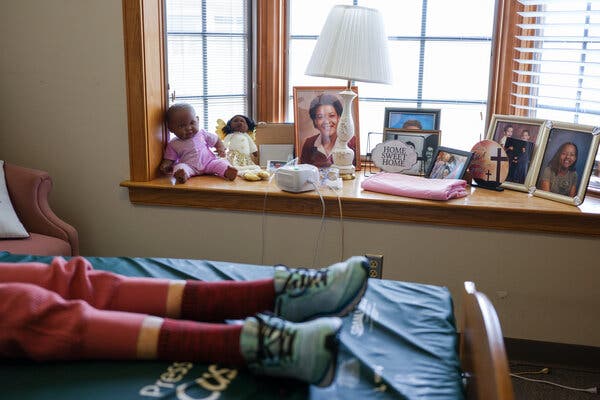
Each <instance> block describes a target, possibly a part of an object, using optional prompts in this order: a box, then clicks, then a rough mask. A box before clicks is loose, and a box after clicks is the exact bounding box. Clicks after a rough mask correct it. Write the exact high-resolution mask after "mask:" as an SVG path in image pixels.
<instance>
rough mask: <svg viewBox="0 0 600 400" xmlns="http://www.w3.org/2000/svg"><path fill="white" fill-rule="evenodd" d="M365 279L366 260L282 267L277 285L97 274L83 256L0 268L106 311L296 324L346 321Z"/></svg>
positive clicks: (5, 278)
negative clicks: (270, 318) (267, 316)
mask: <svg viewBox="0 0 600 400" xmlns="http://www.w3.org/2000/svg"><path fill="white" fill-rule="evenodd" d="M367 277H368V263H367V261H366V259H365V258H364V257H352V258H350V259H348V260H347V261H345V262H342V263H337V264H334V265H332V266H330V267H328V268H323V269H320V270H312V269H290V268H286V267H281V266H278V267H276V268H275V277H274V279H272V278H269V279H261V280H254V281H218V282H203V281H192V280H188V281H184V280H168V279H158V278H136V277H126V276H122V275H118V274H114V273H111V272H106V271H98V270H94V269H93V268H92V266H91V264H90V263H89V261H87V260H86V259H84V258H82V257H74V258H72V259H71V260H69V261H68V262H67V261H65V260H64V259H62V258H60V257H57V258H55V259H54V260H52V263H51V264H50V265H47V264H42V263H14V264H13V263H0V283H1V282H23V283H31V284H35V285H38V286H41V287H43V288H46V289H48V290H51V291H53V292H56V293H58V294H59V295H60V296H61V297H63V298H65V299H81V300H84V301H86V302H87V303H89V304H90V305H92V306H93V307H95V308H98V309H102V310H115V311H127V312H135V313H143V314H151V315H156V316H160V317H171V318H184V319H191V320H196V321H204V322H213V321H223V320H225V319H242V318H245V317H247V316H250V315H254V314H256V313H259V312H263V311H268V310H274V311H275V313H276V315H278V316H280V317H281V318H284V319H287V320H290V321H295V322H300V321H304V320H308V319H311V318H314V317H317V316H332V315H337V316H342V315H345V314H346V313H348V312H349V311H350V310H351V309H352V307H354V306H355V305H356V304H357V303H358V302H359V301H360V299H361V297H362V295H363V293H364V291H365V289H366V285H367Z"/></svg>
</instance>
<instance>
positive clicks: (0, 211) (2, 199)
mask: <svg viewBox="0 0 600 400" xmlns="http://www.w3.org/2000/svg"><path fill="white" fill-rule="evenodd" d="M27 237H29V233H28V232H27V231H26V230H25V227H24V226H23V224H22V223H21V221H19V217H17V213H15V210H14V209H13V206H12V203H11V202H10V197H8V190H7V189H6V180H5V179H4V161H2V160H0V239H20V238H27Z"/></svg>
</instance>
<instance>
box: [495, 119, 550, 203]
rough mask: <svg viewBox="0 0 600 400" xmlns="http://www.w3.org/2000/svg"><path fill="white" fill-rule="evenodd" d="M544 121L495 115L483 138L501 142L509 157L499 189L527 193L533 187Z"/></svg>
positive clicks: (545, 129)
mask: <svg viewBox="0 0 600 400" xmlns="http://www.w3.org/2000/svg"><path fill="white" fill-rule="evenodd" d="M547 130H548V128H547V124H546V120H544V119H534V118H526V117H517V116H513V115H498V114H494V115H493V116H492V120H491V121H490V126H489V128H488V131H487V133H486V139H488V140H493V141H494V142H497V143H500V145H501V146H502V147H504V150H505V151H506V155H507V157H508V161H509V162H508V176H507V177H506V180H505V181H504V182H503V183H502V185H501V186H502V187H504V188H507V189H512V190H519V191H521V192H527V191H528V190H529V187H530V186H531V185H533V180H534V177H533V175H534V172H535V171H533V170H532V168H531V167H532V165H533V162H534V157H535V156H536V155H537V151H538V149H539V147H540V141H541V140H543V138H544V136H545V135H544V134H545V132H546V131H547Z"/></svg>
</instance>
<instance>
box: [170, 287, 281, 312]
mask: <svg viewBox="0 0 600 400" xmlns="http://www.w3.org/2000/svg"><path fill="white" fill-rule="evenodd" d="M274 304H275V285H274V282H273V279H262V280H255V281H219V282H202V281H187V282H186V285H185V288H184V289H183V298H182V301H181V318H182V319H191V320H195V321H204V322H220V321H224V320H225V319H244V318H246V317H248V316H251V315H254V314H256V313H259V312H263V311H272V310H273V307H274Z"/></svg>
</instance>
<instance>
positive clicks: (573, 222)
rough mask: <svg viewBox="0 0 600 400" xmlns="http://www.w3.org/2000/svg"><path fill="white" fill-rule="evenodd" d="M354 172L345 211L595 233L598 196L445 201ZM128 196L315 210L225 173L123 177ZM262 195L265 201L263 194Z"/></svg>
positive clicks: (475, 194)
mask: <svg viewBox="0 0 600 400" xmlns="http://www.w3.org/2000/svg"><path fill="white" fill-rule="evenodd" d="M357 175H358V177H357V179H356V180H352V181H345V182H344V187H343V189H342V192H341V196H340V198H341V202H342V213H343V217H344V218H355V219H366V220H372V221H392V222H407V223H422V224H433V225H446V226H465V227H474V228H487V229H503V230H516V231H529V232H546V233H557V234H578V235H585V236H600V198H597V197H593V196H586V198H585V201H584V203H583V204H582V205H580V206H579V207H574V206H571V205H568V204H563V203H558V202H554V201H550V200H546V199H542V198H539V197H532V196H528V195H527V194H526V193H522V192H516V191H512V190H505V191H503V192H494V191H490V190H485V189H480V188H474V187H471V188H470V194H469V195H468V196H466V197H463V198H460V199H453V200H449V201H433V200H421V199H413V198H407V197H399V196H393V195H385V194H379V193H374V192H369V191H363V190H362V189H361V188H360V183H361V181H362V180H363V179H364V177H363V174H362V172H359V173H357ZM121 186H123V187H127V188H128V189H129V199H130V201H131V202H132V203H134V204H147V205H165V206H185V207H200V208H207V209H214V210H235V211H250V212H263V207H265V206H266V208H265V212H267V213H280V214H294V215H312V216H320V215H321V213H322V209H321V201H320V199H319V195H318V194H317V193H316V192H315V191H311V192H306V193H299V194H293V193H287V192H283V191H281V190H279V188H277V186H276V185H275V182H271V183H270V184H269V183H267V182H264V181H261V182H247V181H244V180H242V179H239V178H238V179H236V180H235V181H233V182H229V181H225V180H223V179H221V178H218V177H213V176H200V177H194V178H192V179H190V180H189V181H188V182H187V183H185V184H183V185H174V184H173V183H172V181H171V180H170V179H168V178H158V179H154V180H151V181H148V182H135V181H125V182H122V183H121ZM321 193H322V194H323V198H324V201H325V215H326V216H327V217H333V218H339V205H338V198H337V196H336V194H335V192H334V191H332V190H330V189H329V188H324V189H322V190H321ZM265 195H266V196H267V197H266V202H265Z"/></svg>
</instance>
